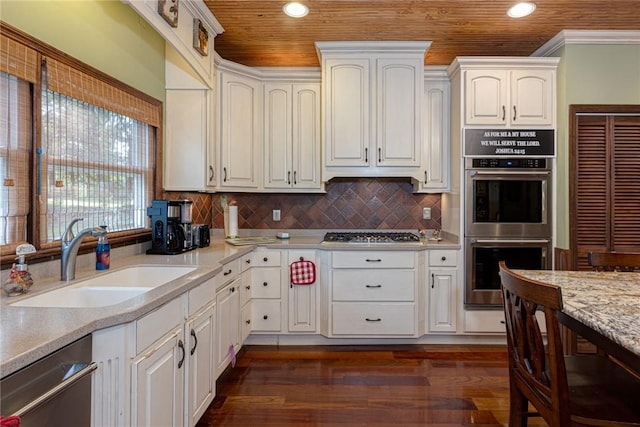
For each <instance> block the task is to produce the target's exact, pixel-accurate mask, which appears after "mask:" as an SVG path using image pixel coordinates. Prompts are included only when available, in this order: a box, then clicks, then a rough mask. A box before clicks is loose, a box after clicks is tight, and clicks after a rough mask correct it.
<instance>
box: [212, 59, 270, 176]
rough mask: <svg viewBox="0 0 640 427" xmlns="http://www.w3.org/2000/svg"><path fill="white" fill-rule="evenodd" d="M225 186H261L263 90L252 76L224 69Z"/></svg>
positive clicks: (222, 133) (221, 139) (222, 164)
mask: <svg viewBox="0 0 640 427" xmlns="http://www.w3.org/2000/svg"><path fill="white" fill-rule="evenodd" d="M219 74H220V82H221V84H220V90H219V98H218V100H219V104H220V110H221V111H220V114H221V116H220V120H221V124H220V131H221V136H220V141H221V142H220V143H221V156H220V157H221V159H220V165H221V169H222V170H221V171H220V173H221V180H220V187H222V188H257V187H258V170H259V167H258V159H259V156H260V151H259V150H260V147H261V145H262V141H261V140H260V126H261V122H262V120H261V118H260V110H261V105H262V103H261V102H260V99H261V98H260V90H259V85H258V83H257V82H256V81H255V80H253V79H250V78H248V77H243V76H239V75H236V74H233V73H230V72H227V71H221V72H220V73H219Z"/></svg>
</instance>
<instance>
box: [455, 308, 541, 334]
mask: <svg viewBox="0 0 640 427" xmlns="http://www.w3.org/2000/svg"><path fill="white" fill-rule="evenodd" d="M536 317H537V318H538V325H539V326H540V331H541V332H542V333H543V334H544V333H546V332H547V325H546V323H545V320H544V312H542V311H538V312H536ZM464 331H465V332H486V333H501V334H504V333H506V326H505V323H504V311H502V310H465V312H464Z"/></svg>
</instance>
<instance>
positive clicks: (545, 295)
mask: <svg viewBox="0 0 640 427" xmlns="http://www.w3.org/2000/svg"><path fill="white" fill-rule="evenodd" d="M499 265H500V281H501V291H502V301H503V307H504V312H505V323H506V330H507V347H508V352H509V369H510V370H511V372H510V375H509V378H510V381H511V382H512V383H513V384H512V387H513V386H515V387H517V388H518V389H519V390H520V391H521V392H522V393H523V394H524V395H525V396H526V398H527V399H528V400H529V401H530V402H531V403H532V404H533V405H534V406H535V407H536V409H537V410H538V412H539V413H540V415H541V416H542V417H543V418H544V419H545V421H546V422H547V423H548V424H549V425H550V426H566V425H569V423H570V421H569V420H570V414H569V411H568V410H567V408H568V407H569V397H568V396H569V395H568V385H567V374H566V367H565V361H564V354H563V351H562V342H561V338H560V326H559V323H558V318H557V312H558V311H559V310H561V309H562V295H561V291H560V288H559V287H557V286H553V285H548V284H545V283H541V282H537V281H535V280H530V279H527V278H525V277H522V276H520V275H518V274H516V273H515V272H513V271H511V270H510V269H509V268H507V266H506V265H505V263H504V261H501V262H500V263H499ZM539 310H542V312H543V313H544V319H545V325H546V329H547V345H546V346H545V342H544V340H543V338H542V332H541V330H540V325H539V324H538V318H537V316H536V313H537V312H538V311H539Z"/></svg>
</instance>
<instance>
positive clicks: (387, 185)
mask: <svg viewBox="0 0 640 427" xmlns="http://www.w3.org/2000/svg"><path fill="white" fill-rule="evenodd" d="M326 190H327V192H326V194H263V193H217V194H201V193H182V192H181V193H176V192H171V193H166V194H165V197H167V198H168V199H190V200H193V202H194V203H193V220H194V223H201V224H209V225H211V226H212V227H213V228H224V215H223V211H222V206H221V203H220V202H221V197H222V196H225V197H226V198H227V201H228V202H229V203H231V202H232V201H233V202H235V204H237V205H238V226H239V227H240V228H241V229H243V228H245V229H246V228H252V229H287V230H288V229H380V230H390V229H407V230H410V229H419V228H440V227H441V213H440V195H439V194H413V193H412V186H411V183H410V182H409V180H407V179H400V178H361V179H356V178H348V179H346V178H345V179H334V180H332V181H331V182H330V183H328V184H327V187H326ZM423 207H430V208H431V219H430V220H423V219H422V208H423ZM273 209H280V211H281V220H280V221H278V222H274V221H273V219H272V211H273Z"/></svg>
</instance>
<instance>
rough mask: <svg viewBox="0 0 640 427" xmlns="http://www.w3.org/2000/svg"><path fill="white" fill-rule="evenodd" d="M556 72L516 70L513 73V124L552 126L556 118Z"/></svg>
mask: <svg viewBox="0 0 640 427" xmlns="http://www.w3.org/2000/svg"><path fill="white" fill-rule="evenodd" d="M554 74H555V73H554V71H551V70H515V71H512V72H511V110H510V111H509V115H510V116H511V117H510V120H511V124H512V125H515V126H524V125H527V126H552V125H553V119H554V116H555V111H554V108H553V106H554V99H555V84H554Z"/></svg>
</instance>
